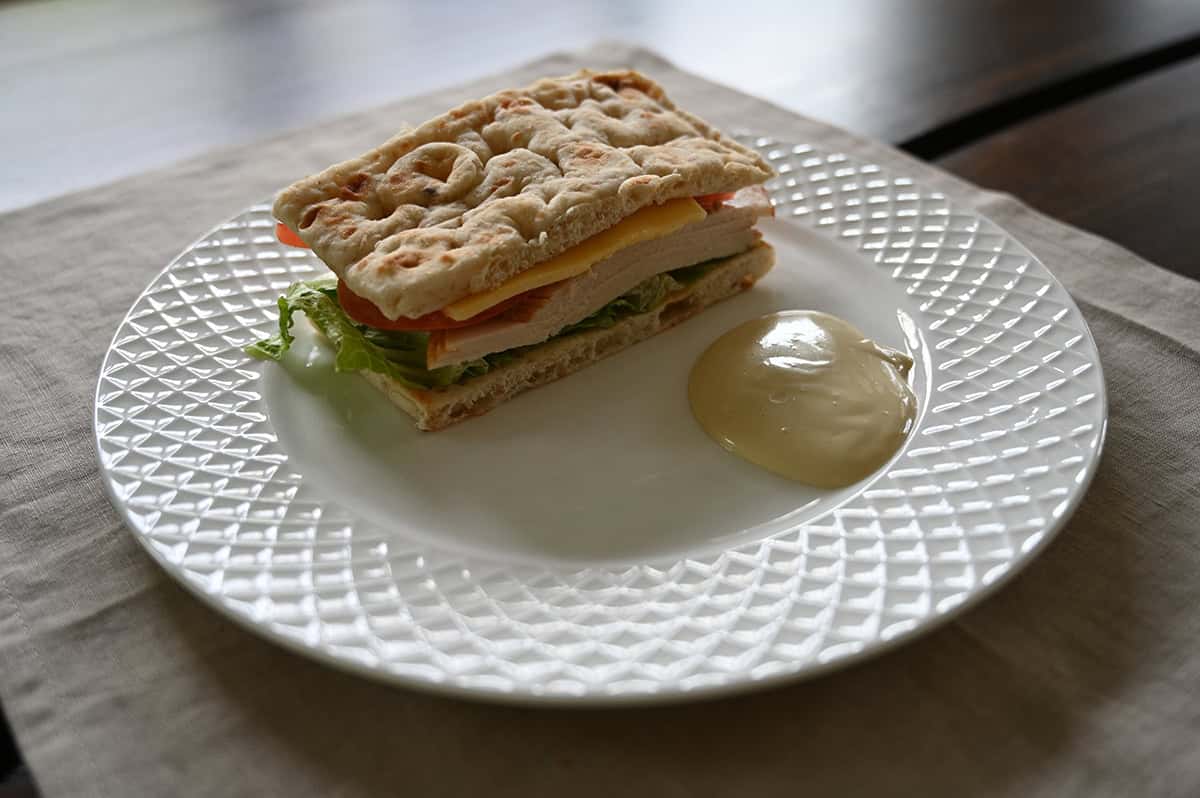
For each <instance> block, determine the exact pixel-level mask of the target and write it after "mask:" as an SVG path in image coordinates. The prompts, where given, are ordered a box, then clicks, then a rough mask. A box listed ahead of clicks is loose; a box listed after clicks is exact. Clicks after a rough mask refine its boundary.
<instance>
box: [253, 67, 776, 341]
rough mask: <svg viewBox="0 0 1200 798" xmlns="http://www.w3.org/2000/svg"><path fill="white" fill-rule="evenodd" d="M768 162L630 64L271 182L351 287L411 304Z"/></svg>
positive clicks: (423, 308)
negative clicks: (287, 181) (282, 182)
mask: <svg viewBox="0 0 1200 798" xmlns="http://www.w3.org/2000/svg"><path fill="white" fill-rule="evenodd" d="M770 174H771V171H770V168H769V167H768V166H767V164H766V163H765V162H764V161H763V160H762V158H760V157H759V156H758V155H757V154H756V153H754V152H753V151H752V150H750V149H748V148H746V147H743V146H742V145H740V144H738V143H737V142H735V141H732V140H730V139H728V138H726V137H724V136H722V135H721V134H720V133H719V132H718V131H716V130H715V129H713V128H712V127H711V126H709V125H708V124H706V123H705V122H703V121H702V120H700V119H698V118H697V117H695V116H693V115H691V114H689V113H687V112H686V111H683V110H680V109H678V108H676V107H675V105H674V104H673V103H672V102H671V101H670V100H669V99H667V97H666V95H665V94H664V93H663V90H662V88H661V87H659V86H658V84H656V83H654V82H653V81H651V80H650V79H648V78H646V77H645V76H643V75H641V74H639V73H637V72H633V71H616V72H591V71H587V70H584V71H581V72H578V73H576V74H574V75H570V76H568V77H563V78H556V79H545V80H540V81H538V82H537V83H534V84H533V85H532V86H529V87H527V88H524V89H519V90H509V91H502V92H499V93H498V94H493V95H491V96H489V97H485V98H484V99H482V100H477V101H474V102H469V103H467V104H465V105H462V106H459V107H458V108H455V109H454V110H452V111H449V112H448V113H446V114H443V115H442V116H439V117H437V118H435V119H432V120H430V121H428V122H426V123H425V124H423V125H421V126H420V127H418V128H416V129H414V130H411V131H406V132H403V133H401V134H399V135H397V136H395V137H394V138H392V139H391V140H390V141H388V142H387V143H385V144H383V145H382V146H380V147H378V148H377V149H374V150H372V151H370V152H368V153H366V154H365V155H363V156H361V157H358V158H355V159H352V160H349V161H346V162H344V163H340V164H337V165H335V166H331V167H329V168H328V169H326V170H324V171H323V172H321V173H319V174H316V175H313V176H311V177H307V178H305V179H303V180H301V181H299V182H298V183H295V184H294V185H292V186H290V187H288V188H286V189H284V190H283V191H282V192H280V194H279V196H278V198H277V199H276V202H275V208H274V211H275V216H276V217H277V218H278V219H279V220H280V221H282V222H284V223H285V224H286V225H287V226H288V227H290V228H291V229H292V230H294V231H296V232H297V233H299V235H300V237H301V238H302V239H304V241H305V242H306V243H307V244H309V246H311V247H312V248H313V250H314V251H315V252H316V254H317V255H318V256H320V258H321V259H322V260H323V261H324V262H325V263H326V264H328V265H329V267H330V268H331V269H332V270H333V271H334V272H335V273H336V274H337V275H338V277H340V278H341V279H342V280H343V281H345V283H346V285H347V287H348V288H350V290H352V291H353V292H354V293H356V294H358V295H359V296H362V297H364V298H366V299H368V300H370V301H371V302H372V303H374V304H375V305H376V306H377V307H378V308H379V309H380V311H382V312H383V314H384V315H386V316H387V317H389V318H393V319H395V318H399V317H401V316H404V317H409V318H415V317H419V316H423V315H425V314H427V313H432V312H434V311H437V310H440V309H441V308H443V307H445V306H446V305H448V304H450V303H451V302H454V301H455V300H458V299H461V298H462V297H464V296H467V295H469V294H476V293H480V292H483V291H487V290H489V289H492V288H495V287H496V286H498V285H500V284H502V283H504V282H505V281H506V280H508V279H509V278H511V277H512V276H513V275H515V274H517V273H518V272H520V271H522V270H524V269H527V268H529V267H530V266H532V265H534V264H536V263H538V262H540V261H543V260H545V259H547V258H550V257H553V256H554V255H556V254H558V253H560V252H562V251H563V250H565V249H567V248H569V247H571V246H574V245H576V244H578V243H580V242H581V241H583V240H584V239H586V238H588V237H590V236H592V235H595V234H596V233H599V232H601V231H602V230H605V229H607V228H609V227H611V226H613V225H614V224H616V223H617V222H618V221H620V220H621V219H623V218H625V217H626V216H629V215H631V214H633V213H634V212H636V211H637V210H639V209H641V208H643V207H645V206H647V205H651V204H657V203H662V202H665V201H666V200H670V199H675V198H679V197H689V196H695V195H701V194H714V193H718V192H729V191H735V190H737V189H739V188H742V187H744V186H748V185H753V184H756V183H761V182H762V181H763V180H765V179H766V178H767V177H768V176H769V175H770Z"/></svg>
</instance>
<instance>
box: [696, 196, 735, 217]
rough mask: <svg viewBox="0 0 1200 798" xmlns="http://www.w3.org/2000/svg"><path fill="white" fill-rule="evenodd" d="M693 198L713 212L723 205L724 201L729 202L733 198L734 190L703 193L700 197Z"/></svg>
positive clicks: (705, 208)
mask: <svg viewBox="0 0 1200 798" xmlns="http://www.w3.org/2000/svg"><path fill="white" fill-rule="evenodd" d="M692 199H694V200H696V204H697V205H699V206H700V207H701V208H703V209H704V210H706V211H708V212H709V213H712V212H713V211H715V210H716V209H717V208H720V207H721V203H722V202H728V201H729V200H731V199H733V192H731V191H726V192H721V193H719V194H701V195H700V196H698V197H692Z"/></svg>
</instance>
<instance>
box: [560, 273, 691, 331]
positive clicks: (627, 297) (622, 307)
mask: <svg viewBox="0 0 1200 798" xmlns="http://www.w3.org/2000/svg"><path fill="white" fill-rule="evenodd" d="M677 288H679V282H678V281H677V280H675V278H673V277H671V275H669V274H656V275H654V276H653V277H651V278H650V279H648V280H644V281H642V282H641V283H639V284H638V285H637V286H635V287H634V288H633V290H632V291H630V292H629V293H627V294H622V295H621V296H619V297H617V298H616V299H614V300H613V301H612V302H609V303H608V304H607V305H605V306H604V307H602V308H600V309H599V310H598V311H596V312H595V313H593V314H592V315H590V316H588V317H587V318H586V319H580V320H579V321H577V322H575V323H574V324H568V325H567V326H566V327H563V328H562V329H561V330H560V331H559V332H558V335H555V336H554V337H555V338H558V337H559V336H563V335H571V334H572V333H577V332H583V331H584V330H603V329H605V328H607V327H611V326H613V325H614V324H616V323H617V322H618V321H620V320H621V319H625V318H628V317H630V316H636V315H638V314H639V313H645V312H646V311H648V310H652V309H654V308H656V307H658V306H659V305H660V304H662V301H663V300H664V299H666V298H667V294H669V293H671V292H672V291H674V290H675V289H677Z"/></svg>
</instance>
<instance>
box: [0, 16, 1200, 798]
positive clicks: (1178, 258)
mask: <svg viewBox="0 0 1200 798" xmlns="http://www.w3.org/2000/svg"><path fill="white" fill-rule="evenodd" d="M335 32H336V33H335ZM600 38H611V39H625V40H632V41H635V42H638V43H641V44H644V45H647V46H649V47H653V48H654V49H656V50H658V51H659V52H661V53H663V54H664V55H666V56H667V57H669V58H671V59H673V60H675V61H676V62H677V63H679V64H680V65H681V66H683V67H685V68H688V69H691V70H693V71H695V72H698V73H700V74H703V75H705V76H708V77H711V78H714V79H716V80H719V81H722V82H724V83H727V84H730V85H733V86H735V87H736V88H739V89H742V90H744V91H748V92H751V93H754V94H758V95H760V96H763V97H766V98H768V99H770V100H772V101H774V102H776V103H778V104H780V105H783V106H785V107H788V108H791V109H793V110H796V111H799V112H802V113H806V114H810V115H813V116H818V117H822V118H825V119H827V120H829V121H831V122H834V123H835V124H838V125H842V126H844V127H847V128H850V129H852V130H855V131H857V132H860V133H863V134H867V135H871V136H875V137H878V138H882V139H884V140H887V141H889V142H892V143H895V144H897V145H899V146H901V147H903V148H905V149H908V150H909V151H910V152H912V153H914V154H916V155H919V156H921V157H924V158H927V159H930V160H933V161H935V162H936V163H938V164H940V165H942V166H943V167H945V168H947V169H950V170H951V171H954V172H956V173H958V174H960V175H962V176H964V177H967V178H969V179H971V180H974V181H976V182H978V183H980V184H982V185H984V186H988V187H991V188H995V189H999V190H1003V191H1010V192H1012V193H1014V194H1016V195H1017V196H1019V197H1021V198H1022V199H1024V200H1026V201H1028V202H1029V203H1031V204H1032V205H1034V206H1035V207H1037V208H1039V209H1041V210H1043V211H1045V212H1046V213H1049V214H1051V215H1054V216H1057V217H1059V218H1061V219H1063V220H1065V221H1067V222H1070V223H1072V224H1075V225H1078V226H1080V227H1083V228H1085V229H1088V230H1092V231H1094V232H1097V233H1099V234H1101V235H1104V236H1106V237H1108V238H1110V239H1112V240H1114V241H1116V242H1118V243H1120V244H1123V245H1125V246H1127V247H1129V248H1130V249H1132V250H1134V251H1135V252H1137V253H1139V254H1141V255H1143V256H1145V257H1147V258H1149V259H1151V260H1153V261H1156V262H1157V263H1159V264H1160V265H1162V266H1165V267H1166V268H1168V269H1172V270H1175V271H1177V272H1180V273H1183V274H1187V275H1189V276H1192V277H1197V278H1200V256H1197V254H1196V248H1195V246H1194V245H1192V243H1191V242H1190V240H1189V239H1188V231H1189V229H1190V223H1191V222H1192V221H1193V219H1194V218H1195V214H1196V211H1195V209H1196V208H1197V207H1200V3H1198V2H1195V0H1140V2H1133V1H1132V0H1041V2H1025V1H1024V0H975V1H974V2H971V3H963V2H959V1H958V0H913V1H912V2H908V3H896V2H890V1H889V0H840V2H837V3H825V4H815V3H798V2H793V0H776V1H775V2H755V1H753V0H742V2H739V3H736V4H730V3H727V2H716V1H715V0H711V1H710V0H704V1H703V2H689V3H682V2H669V1H668V0H641V2H637V3H617V2H601V1H597V2H587V3H574V2H558V3H553V4H546V3H542V2H534V1H533V0H513V2H508V3H503V2H496V3H482V2H476V3H471V2H461V1H459V0H443V2H438V3H419V2H408V3H391V4H384V3H371V2H367V1H366V0H354V1H353V2H340V3H330V2H315V1H314V2H294V3H285V2H278V1H276V0H252V1H249V2H243V3H235V2H228V1H226V2H222V1H221V0H204V1H201V0H196V1H195V2H191V3H187V4H182V3H179V4H176V3H155V2H150V1H149V0H144V1H142V2H139V0H98V1H97V2H92V3H89V4H86V5H85V4H79V3H72V2H67V0H49V1H44V2H24V3H9V4H5V5H3V6H0V74H3V76H4V78H3V80H0V145H2V146H3V152H4V156H3V167H0V211H3V210H6V209H10V208H14V207H19V206H23V205H27V204H31V203H36V202H39V201H42V200H45V199H48V198H50V197H53V196H56V195H59V194H62V193H65V192H69V191H74V190H78V189H81V188H84V187H87V186H90V185H95V184H98V183H102V182H106V181H109V180H114V179H118V178H121V177H123V176H127V175H130V174H134V173H137V172H140V171H143V170H146V169H151V168H154V167H156V166H160V165H164V164H166V163H169V162H171V161H174V160H177V159H180V158H184V157H187V156H190V155H195V154H198V153H201V152H203V151H206V150H209V149H212V148H215V147H221V146H226V145H231V144H237V143H242V142H247V141H252V140H254V139H256V138H261V137H264V136H269V135H271V134H273V133H277V132H280V131H283V130H286V129H290V128H296V127H300V126H304V125H307V124H309V123H312V122H314V121H316V120H318V119H320V118H323V117H328V116H332V115H336V114H339V113H344V112H349V111H353V110H358V109H362V108H367V107H370V106H372V105H375V104H378V103H382V102H385V101H387V100H390V99H394V98H397V97H400V96H403V95H408V94H414V93H418V92H423V91H428V90H431V89H436V88H439V87H441V86H444V85H448V84H452V83H455V82H459V81H462V80H465V79H468V78H471V77H474V76H478V75H480V74H483V73H486V72H489V71H492V70H495V69H498V68H501V67H504V66H508V65H511V64H515V63H517V62H520V61H524V60H527V59H530V58H533V57H535V56H537V55H540V54H543V53H545V52H547V51H550V50H555V49H568V48H574V47H579V46H582V45H584V44H587V43H589V42H592V41H594V40H596V39H600ZM0 742H3V740H2V739H0ZM3 747H4V746H2V745H0V748H3ZM18 763H19V760H18V755H17V753H16V751H15V749H13V748H12V747H11V743H9V744H8V745H7V750H6V751H3V752H0V768H2V770H0V773H3V772H8V771H12V770H13V768H14V767H16V766H17V765H18ZM31 794H33V787H32V786H31V785H30V784H29V783H28V782H27V781H22V780H21V778H20V776H18V777H16V778H15V779H10V781H9V782H8V783H7V784H0V798H6V796H17V795H31Z"/></svg>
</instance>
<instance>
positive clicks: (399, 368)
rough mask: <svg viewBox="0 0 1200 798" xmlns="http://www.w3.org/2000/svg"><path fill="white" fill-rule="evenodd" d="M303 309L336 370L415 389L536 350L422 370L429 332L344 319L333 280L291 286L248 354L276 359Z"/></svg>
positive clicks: (577, 328) (637, 294) (608, 319)
mask: <svg viewBox="0 0 1200 798" xmlns="http://www.w3.org/2000/svg"><path fill="white" fill-rule="evenodd" d="M715 263H716V261H709V262H707V263H700V264H697V265H695V266H689V267H686V268H684V269H676V270H675V271H673V272H668V273H666V274H658V275H655V276H653V277H651V278H649V279H647V280H645V281H643V282H641V283H639V284H638V285H637V286H636V287H634V288H633V290H631V291H629V292H628V293H626V294H623V295H622V296H619V297H617V298H616V299H614V300H613V301H612V302H609V303H608V304H607V305H605V306H604V307H602V308H600V310H598V311H596V312H595V313H593V314H592V315H591V316H588V317H587V318H586V319H582V320H580V321H577V322H575V323H574V324H569V325H567V326H566V327H564V328H563V329H562V330H560V331H559V332H558V333H557V334H556V335H555V336H554V337H553V338H551V339H550V340H551V341H553V340H556V339H558V338H561V337H563V336H567V335H573V334H575V333H580V332H585V331H587V330H601V329H605V328H608V327H611V326H613V325H614V324H616V323H617V322H619V321H621V320H622V319H625V318H628V317H630V316H635V315H637V314H639V313H646V312H647V311H650V310H653V309H654V308H656V307H658V306H659V305H660V304H662V302H663V301H664V300H665V299H666V297H667V295H668V294H670V293H672V292H673V291H676V290H678V289H679V288H680V287H682V286H683V285H686V284H687V283H690V282H693V281H695V280H697V279H699V278H700V277H701V276H703V275H704V274H705V273H706V272H707V271H708V270H709V269H711V268H712V266H713V265H715ZM297 311H302V312H303V313H304V315H305V316H307V317H308V319H309V320H310V321H311V322H312V323H313V324H315V325H316V326H317V327H318V328H319V329H320V330H321V332H322V333H323V334H324V335H325V337H326V338H328V339H329V341H330V342H331V343H332V344H333V347H334V349H335V350H336V352H337V355H336V357H335V359H334V368H335V369H337V370H338V371H362V370H367V371H374V372H377V373H379V374H384V375H386V376H388V377H391V378H392V379H395V380H399V381H400V382H401V383H403V384H405V385H407V386H409V387H413V388H424V389H434V388H444V387H446V386H447V385H452V384H454V383H456V382H462V381H464V380H467V379H470V378H472V377H478V376H481V375H483V374H486V373H488V372H489V371H490V370H492V369H493V368H499V367H500V366H503V365H505V364H507V363H511V362H512V361H514V360H516V359H517V358H519V357H520V356H521V355H522V354H524V353H525V352H526V351H527V350H529V349H532V348H534V347H536V346H541V345H542V344H535V345H534V346H527V347H518V348H516V349H510V350H508V351H506V352H495V353H493V354H490V355H487V356H485V357H484V358H482V359H480V360H473V361H470V362H468V363H462V364H459V365H455V366H445V367H443V368H438V369H428V368H426V367H425V363H426V360H425V350H426V348H427V346H428V343H429V335H428V333H423V332H409V331H393V330H379V329H375V328H374V327H367V326H366V325H363V324H359V323H358V322H356V321H354V320H353V319H351V318H350V317H349V316H347V315H346V313H345V311H343V310H342V307H341V305H339V304H338V301H337V278H336V277H334V276H332V275H331V276H329V277H322V278H320V279H317V280H308V281H306V282H299V283H293V284H292V285H290V286H289V287H288V289H287V292H286V293H285V294H284V295H283V296H281V297H280V298H279V332H278V333H276V334H275V335H272V336H271V337H270V338H265V339H263V340H261V341H258V342H256V343H253V344H250V345H249V346H247V347H246V350H245V351H246V354H248V355H251V356H253V357H256V358H259V359H261V360H279V359H281V358H282V357H283V354H284V353H285V352H286V351H287V350H288V348H289V347H290V346H291V345H292V342H293V341H294V340H295V337H294V336H293V335H292V333H291V329H292V323H293V319H292V317H293V316H294V315H295V313H296V312H297Z"/></svg>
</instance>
